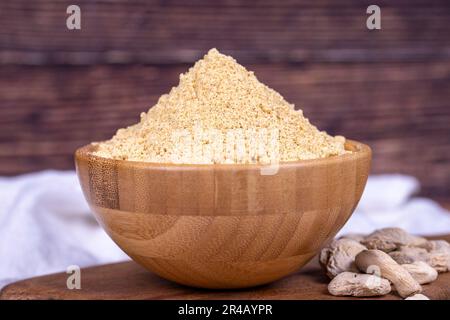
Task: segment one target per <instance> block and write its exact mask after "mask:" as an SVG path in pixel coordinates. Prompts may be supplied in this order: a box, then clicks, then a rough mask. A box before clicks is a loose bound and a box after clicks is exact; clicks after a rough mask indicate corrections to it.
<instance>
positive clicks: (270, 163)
mask: <svg viewBox="0 0 450 320" xmlns="http://www.w3.org/2000/svg"><path fill="white" fill-rule="evenodd" d="M279 136H280V133H279V129H277V128H250V129H228V130H225V131H221V130H217V129H210V128H208V129H205V128H202V127H201V126H199V125H196V126H195V127H194V129H193V130H192V131H189V130H174V132H173V133H172V137H171V139H172V140H171V142H172V144H173V147H172V152H171V154H170V160H171V162H172V163H179V164H182V163H196V164H213V163H225V164H233V163H258V164H262V167H261V170H260V172H261V174H262V175H274V174H276V173H277V172H278V169H279V160H280V144H279Z"/></svg>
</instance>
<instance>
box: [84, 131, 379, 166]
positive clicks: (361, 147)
mask: <svg viewBox="0 0 450 320" xmlns="http://www.w3.org/2000/svg"><path fill="white" fill-rule="evenodd" d="M97 143H98V142H97ZM97 143H90V144H87V145H85V146H82V147H80V148H78V149H77V150H76V151H75V161H76V162H78V161H99V162H102V163H103V164H110V165H116V166H121V167H130V168H140V169H145V168H153V169H157V168H161V169H174V170H176V169H179V170H183V169H184V170H191V169H195V170H205V169H214V170H227V169H233V170H236V169H257V170H260V169H262V168H267V167H268V166H270V164H262V163H248V164H244V163H233V164H222V163H218V164H191V163H162V162H161V163H160V162H145V161H134V160H119V159H112V158H106V157H101V156H97V155H94V154H93V153H92V152H93V151H94V150H95V148H97V146H96V144H97ZM345 149H346V150H348V151H352V152H351V153H345V154H342V155H337V156H331V157H327V158H319V159H308V160H296V161H281V162H279V163H275V164H274V165H278V166H279V167H282V168H289V167H312V166H320V165H330V164H333V163H336V162H349V161H350V162H352V161H356V160H357V159H361V158H370V157H371V155H372V150H371V148H370V147H369V146H368V145H366V144H364V143H361V142H358V141H355V140H350V139H346V141H345Z"/></svg>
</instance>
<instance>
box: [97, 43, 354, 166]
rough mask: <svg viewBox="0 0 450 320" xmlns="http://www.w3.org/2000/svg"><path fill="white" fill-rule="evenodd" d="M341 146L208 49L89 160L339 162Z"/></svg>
mask: <svg viewBox="0 0 450 320" xmlns="http://www.w3.org/2000/svg"><path fill="white" fill-rule="evenodd" d="M344 143H345V139H344V138H343V137H341V136H336V137H332V136H330V135H328V134H327V133H326V132H323V131H319V130H318V129H317V128H316V127H315V126H313V125H312V124H311V123H310V122H309V121H308V119H306V118H305V117H304V116H303V113H302V111H301V110H298V111H295V110H294V105H292V104H290V103H288V102H287V101H285V100H284V99H283V97H282V96H281V95H280V94H279V93H277V92H276V91H274V90H272V89H271V88H269V87H267V86H266V85H264V84H262V83H261V82H259V81H258V79H257V78H256V77H255V75H254V74H253V72H251V71H248V70H247V69H245V68H244V67H243V66H241V65H240V64H238V63H237V62H236V60H234V59H233V58H232V57H230V56H226V55H223V54H221V53H219V52H218V51H217V50H216V49H211V50H210V51H209V52H208V53H207V54H206V55H205V56H204V57H203V59H201V60H199V61H197V62H196V63H195V65H194V66H193V67H192V68H190V69H189V71H188V72H187V73H185V74H181V75H180V83H179V84H178V86H177V87H174V88H172V89H171V91H170V93H169V94H165V95H162V96H161V97H160V98H159V100H158V103H157V104H156V105H155V106H153V107H152V108H150V110H149V111H148V112H147V113H142V114H141V121H140V122H139V123H137V124H135V125H132V126H130V127H128V128H124V129H119V130H118V131H117V133H116V134H115V136H114V137H113V138H112V139H111V140H108V141H105V142H100V143H97V144H96V145H97V150H96V152H95V154H96V155H97V156H101V157H107V158H113V159H122V160H132V161H145V162H158V163H191V164H201V163H265V162H273V161H295V160H303V159H316V158H324V157H329V156H334V155H341V154H344V153H345V152H346V151H345V149H344Z"/></svg>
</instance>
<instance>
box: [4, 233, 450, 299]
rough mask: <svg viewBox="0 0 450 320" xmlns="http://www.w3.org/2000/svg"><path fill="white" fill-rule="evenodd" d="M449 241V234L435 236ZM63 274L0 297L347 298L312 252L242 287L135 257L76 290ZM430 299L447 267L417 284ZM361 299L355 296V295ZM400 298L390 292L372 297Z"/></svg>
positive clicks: (445, 280) (445, 282) (448, 277)
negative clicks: (174, 277)
mask: <svg viewBox="0 0 450 320" xmlns="http://www.w3.org/2000/svg"><path fill="white" fill-rule="evenodd" d="M435 238H437V239H445V240H447V241H450V235H446V236H440V237H435ZM67 277H68V275H67V274H66V273H58V274H53V275H48V276H42V277H37V278H31V279H27V280H23V281H19V282H16V283H13V284H10V285H9V286H7V287H5V288H4V289H3V290H2V291H1V292H0V300H2V299H239V300H245V299H313V300H318V299H351V298H349V297H333V296H331V295H329V294H328V292H327V283H328V281H329V280H328V279H327V277H326V276H325V275H324V273H323V271H322V270H321V269H320V267H319V265H318V262H317V257H315V258H314V259H313V260H312V261H311V262H310V263H309V264H308V265H306V266H305V267H304V268H302V269H301V270H300V271H299V272H297V273H295V274H293V275H291V276H289V277H286V278H284V279H282V280H279V281H277V282H274V283H272V284H269V285H265V286H260V287H256V288H252V289H246V290H227V291H217V290H205V289H194V288H189V287H185V286H180V285H177V284H175V283H172V282H169V281H166V280H164V279H161V278H159V277H158V276H156V275H154V274H152V273H151V272H149V271H147V270H145V269H144V268H142V267H140V266H139V265H137V264H136V263H135V262H132V261H129V262H122V263H116V264H108V265H103V266H97V267H91V268H85V269H82V270H81V289H80V290H69V289H67V287H66V280H67ZM423 290H424V294H425V295H426V296H428V297H429V298H430V299H432V300H450V272H448V273H443V274H440V275H439V277H438V279H437V280H436V281H435V282H433V283H432V284H429V285H424V286H423ZM358 299H361V298H358ZM376 299H381V300H395V299H400V298H399V297H398V296H396V295H394V294H389V295H387V296H384V297H380V298H376Z"/></svg>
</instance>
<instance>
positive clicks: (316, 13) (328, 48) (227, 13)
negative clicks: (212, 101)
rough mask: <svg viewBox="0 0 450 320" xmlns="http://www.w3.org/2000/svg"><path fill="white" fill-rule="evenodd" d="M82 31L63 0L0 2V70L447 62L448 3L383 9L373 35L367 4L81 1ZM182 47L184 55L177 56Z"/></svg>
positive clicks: (383, 1)
mask: <svg viewBox="0 0 450 320" xmlns="http://www.w3.org/2000/svg"><path fill="white" fill-rule="evenodd" d="M77 4H78V5H79V6H80V8H81V11H82V29H81V30H80V31H76V32H74V31H69V30H67V28H66V26H65V18H66V16H67V15H66V14H65V12H66V7H67V6H68V3H67V2H65V1H62V2H61V1H50V0H38V1H33V2H31V3H30V1H26V0H15V1H2V2H1V3H0V15H1V16H0V18H1V19H0V30H2V31H1V32H0V44H1V49H2V50H1V51H0V63H3V64H22V65H23V64H26V65H47V64H72V65H80V64H81V65H91V64H99V63H120V64H130V63H151V64H164V63H180V62H183V63H186V62H189V63H190V62H192V61H195V60H197V59H198V58H199V57H200V56H201V55H202V54H203V53H204V52H205V51H206V50H208V49H209V48H211V46H215V47H218V48H219V49H222V50H225V51H228V52H230V53H232V54H233V55H234V56H236V57H237V58H239V59H240V60H241V61H243V62H246V63H249V62H250V63H255V62H280V61H281V62H304V61H309V62H311V61H314V62H330V61H332V62H336V61H338V62H355V61H367V62H370V61H418V60H420V61H423V60H439V59H448V58H449V56H450V52H449V50H448V49H449V45H450V40H449V37H448V36H447V35H448V34H450V26H449V24H448V21H449V19H450V5H449V2H448V1H445V0H414V1H406V0H401V1H398V0H397V1H388V0H380V1H377V5H379V6H380V7H381V8H382V32H371V31H369V30H367V28H366V18H367V14H366V8H367V7H368V6H369V5H371V4H373V3H372V2H371V1H369V0H344V1H339V2H337V1H331V0H320V1H298V0H289V1H282V2H280V1H276V0H269V1H266V0H258V1H252V2H251V3H249V2H248V1H237V0H232V1H230V0H216V1H208V0H197V1H188V2H187V1H183V0H176V1H163V2H161V1H158V0H152V1H145V0H133V1H111V0H110V1H90V0H79V1H78V2H77ZM174 48H176V49H177V50H174Z"/></svg>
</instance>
